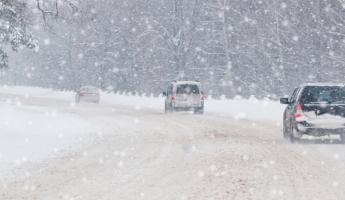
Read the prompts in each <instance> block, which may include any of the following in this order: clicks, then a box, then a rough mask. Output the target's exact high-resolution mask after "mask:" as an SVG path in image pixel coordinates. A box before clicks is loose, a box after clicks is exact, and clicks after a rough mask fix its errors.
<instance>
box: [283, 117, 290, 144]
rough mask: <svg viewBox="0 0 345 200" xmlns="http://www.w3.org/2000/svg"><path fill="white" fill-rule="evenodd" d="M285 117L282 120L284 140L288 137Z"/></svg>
mask: <svg viewBox="0 0 345 200" xmlns="http://www.w3.org/2000/svg"><path fill="white" fill-rule="evenodd" d="M286 125H287V124H286V119H284V121H283V137H284V139H285V140H287V139H289V129H288V128H287V127H286Z"/></svg>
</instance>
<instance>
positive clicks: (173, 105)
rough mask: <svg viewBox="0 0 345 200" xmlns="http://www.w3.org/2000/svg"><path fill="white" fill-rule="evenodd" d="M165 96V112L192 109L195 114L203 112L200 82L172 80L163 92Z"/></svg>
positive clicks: (202, 95)
mask: <svg viewBox="0 0 345 200" xmlns="http://www.w3.org/2000/svg"><path fill="white" fill-rule="evenodd" d="M163 95H164V96H165V97H166V98H165V112H166V113H168V112H174V111H190V110H192V111H194V113H195V114H203V113H204V94H203V92H202V89H201V84H200V82H197V81H174V82H172V83H170V84H169V86H168V89H167V91H165V92H163Z"/></svg>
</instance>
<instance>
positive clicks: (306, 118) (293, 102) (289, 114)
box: [280, 84, 345, 143]
mask: <svg viewBox="0 0 345 200" xmlns="http://www.w3.org/2000/svg"><path fill="white" fill-rule="evenodd" d="M280 103H282V104H287V107H286V109H285V111H284V121H283V133H284V138H286V139H289V140H290V142H294V141H295V140H296V139H298V138H300V137H302V136H303V135H312V136H324V135H339V136H340V140H341V142H342V143H345V84H305V85H302V86H300V87H298V88H296V89H295V90H294V92H293V93H292V95H291V97H290V98H281V99H280Z"/></svg>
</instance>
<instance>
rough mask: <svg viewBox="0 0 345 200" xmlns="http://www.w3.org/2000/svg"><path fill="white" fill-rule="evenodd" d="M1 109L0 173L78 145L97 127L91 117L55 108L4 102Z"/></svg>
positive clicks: (0, 106) (0, 103)
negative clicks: (80, 116) (83, 116)
mask: <svg viewBox="0 0 345 200" xmlns="http://www.w3.org/2000/svg"><path fill="white" fill-rule="evenodd" d="M0 110H1V115H0V130H1V132H0V163H1V165H0V175H3V174H7V173H9V172H10V170H11V168H13V167H16V166H20V165H21V164H23V163H26V162H36V161H40V160H43V159H46V158H48V157H50V156H52V155H54V154H55V153H58V152H60V150H62V149H65V148H69V147H74V148H75V147H77V146H78V145H79V144H81V140H82V139H84V138H85V137H86V136H87V134H90V133H91V131H92V130H93V126H91V125H90V124H89V123H88V122H87V121H85V120H83V119H81V118H79V117H78V116H76V115H73V114H69V113H63V112H61V113H60V112H59V111H58V110H55V109H54V108H48V107H39V106H25V105H13V104H9V103H3V102H0Z"/></svg>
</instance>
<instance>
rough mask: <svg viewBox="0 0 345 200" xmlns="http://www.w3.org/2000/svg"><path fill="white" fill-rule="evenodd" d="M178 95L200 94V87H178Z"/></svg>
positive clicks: (185, 85) (189, 85) (188, 85)
mask: <svg viewBox="0 0 345 200" xmlns="http://www.w3.org/2000/svg"><path fill="white" fill-rule="evenodd" d="M176 94H200V91H199V86H198V85H191V84H182V85H177V88H176Z"/></svg>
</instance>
